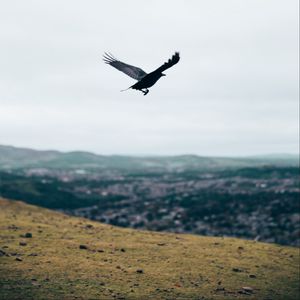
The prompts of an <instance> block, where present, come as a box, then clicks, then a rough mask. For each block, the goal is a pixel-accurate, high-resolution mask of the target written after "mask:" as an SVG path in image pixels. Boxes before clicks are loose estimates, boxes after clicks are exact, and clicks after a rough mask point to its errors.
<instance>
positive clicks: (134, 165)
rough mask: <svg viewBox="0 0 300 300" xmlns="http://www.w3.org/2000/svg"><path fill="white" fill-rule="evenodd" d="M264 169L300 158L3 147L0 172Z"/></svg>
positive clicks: (0, 152)
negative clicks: (34, 169) (117, 152)
mask: <svg viewBox="0 0 300 300" xmlns="http://www.w3.org/2000/svg"><path fill="white" fill-rule="evenodd" d="M264 165H277V166H298V165H299V158H298V156H297V155H275V156H274V155H269V156H254V157H239V158H230V157H202V156H197V155H178V156H147V157H133V156H120V155H111V156H104V155H97V154H93V153H89V152H81V151H74V152H59V151H39V150H33V149H26V148H16V147H12V146H0V169H18V168H28V167H31V168H62V169H68V168H99V169H118V170H145V169H149V170H161V171H174V170H179V171H180V170H182V169H199V170H201V169H202V170H207V169H222V168H242V167H257V166H264Z"/></svg>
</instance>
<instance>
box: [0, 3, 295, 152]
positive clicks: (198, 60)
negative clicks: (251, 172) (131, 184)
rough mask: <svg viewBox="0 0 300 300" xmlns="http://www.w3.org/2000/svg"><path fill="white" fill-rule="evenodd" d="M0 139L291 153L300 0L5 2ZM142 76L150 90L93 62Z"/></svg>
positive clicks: (82, 146)
mask: <svg viewBox="0 0 300 300" xmlns="http://www.w3.org/2000/svg"><path fill="white" fill-rule="evenodd" d="M0 25H1V26H0V43H1V45H0V144H6V145H14V146H22V147H31V148H37V149H57V150H64V151H67V150H86V151H92V152H96V153H100V154H133V155H135V154H138V155H143V154H172V155H173V154H186V153H194V154H199V155H210V156H212V155H219V156H221V155H225V156H234V155H255V154H266V153H297V152H298V144H299V138H298V118H299V114H298V106H299V104H298V96H299V91H298V34H299V32H298V1H297V0H289V1H283V0H282V1H277V0H263V1H262V0H244V1H241V0H227V1H223V0H210V1H208V0H206V1H200V0H195V1H191V0H189V1H184V0H182V1H176V0H170V1H138V0H126V1H121V0H120V1H111V0H110V1H96V0H95V1H87V0H85V1H74V0H73V1H71V0H64V1H61V0H60V1H56V0H51V1H50V0H49V1H48V0H44V1H40V0H39V1H29V0H27V1H22V0H19V1H14V0H11V1H2V4H1V10H0ZM104 51H109V52H111V53H113V54H114V55H115V56H116V57H117V58H118V59H120V60H122V61H124V62H127V63H130V64H132V65H135V66H138V67H140V68H142V69H143V70H145V71H146V72H151V71H152V70H154V69H156V68H157V67H159V66H160V65H161V64H162V63H164V62H165V61H166V60H167V59H168V58H170V57H171V56H172V54H173V53H174V52H175V51H180V54H181V60H180V62H179V63H178V64H177V65H175V66H174V67H173V68H171V69H169V70H167V71H166V72H165V73H166V74H167V76H166V77H163V78H161V79H160V80H159V81H158V82H157V84H156V85H155V86H154V87H152V88H151V89H150V92H149V94H148V95H147V96H143V94H142V93H141V92H139V91H135V90H128V91H126V92H122V93H121V92H120V90H121V89H125V88H127V87H129V86H131V85H132V84H134V83H135V81H134V80H133V79H132V78H130V77H128V76H126V75H125V74H123V73H121V72H119V71H117V70H116V69H114V68H112V67H110V66H109V65H106V64H104V63H103V61H102V54H103V52H104Z"/></svg>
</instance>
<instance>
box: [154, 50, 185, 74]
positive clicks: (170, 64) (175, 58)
mask: <svg viewBox="0 0 300 300" xmlns="http://www.w3.org/2000/svg"><path fill="white" fill-rule="evenodd" d="M179 59H180V56H179V52H175V54H174V55H173V56H172V58H170V59H169V60H168V61H167V62H165V63H164V64H163V65H162V66H160V67H159V68H158V69H156V70H155V72H163V71H165V70H167V69H169V68H171V67H173V66H174V65H175V64H177V63H178V62H179Z"/></svg>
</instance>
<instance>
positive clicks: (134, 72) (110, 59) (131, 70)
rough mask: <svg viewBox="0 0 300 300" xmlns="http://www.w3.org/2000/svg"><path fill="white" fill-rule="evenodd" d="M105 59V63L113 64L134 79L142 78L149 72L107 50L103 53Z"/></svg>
mask: <svg viewBox="0 0 300 300" xmlns="http://www.w3.org/2000/svg"><path fill="white" fill-rule="evenodd" d="M103 60H104V62H105V63H107V64H109V65H111V66H112V67H114V68H116V69H117V70H119V71H121V72H123V73H125V74H126V75H128V76H130V77H132V78H133V79H136V80H141V79H142V78H143V77H144V76H146V75H147V73H146V72H145V71H143V70H142V69H140V68H138V67H134V66H131V65H128V64H125V63H123V62H121V61H119V60H118V59H116V58H115V57H114V56H113V55H112V54H111V53H106V52H105V54H104V55H103Z"/></svg>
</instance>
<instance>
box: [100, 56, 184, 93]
mask: <svg viewBox="0 0 300 300" xmlns="http://www.w3.org/2000/svg"><path fill="white" fill-rule="evenodd" d="M179 59H180V57H179V52H175V54H174V55H173V56H172V58H170V59H169V60H168V61H167V62H165V63H164V64H163V65H162V66H160V67H159V68H158V69H156V70H155V71H153V72H151V73H148V74H147V73H146V72H145V71H143V70H142V69H140V68H137V67H134V66H131V65H128V64H125V63H123V62H121V61H119V60H117V59H116V58H115V57H114V56H113V55H112V54H110V53H106V52H105V55H103V60H104V62H105V63H107V64H109V65H111V66H113V67H115V68H116V69H118V70H119V71H122V72H123V73H125V74H126V75H128V76H130V77H132V78H133V79H136V80H137V81H138V82H137V83H136V84H134V85H132V86H130V87H129V88H128V89H130V88H131V89H134V90H139V91H142V92H143V93H144V96H145V95H147V94H148V93H149V90H148V88H149V87H151V86H153V85H154V84H155V83H156V81H157V80H158V79H159V78H160V77H162V76H166V74H163V73H162V72H163V71H165V70H167V69H169V68H171V67H172V66H174V65H175V64H177V63H178V62H179ZM128 89H127V90H128ZM124 91H126V90H124Z"/></svg>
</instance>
